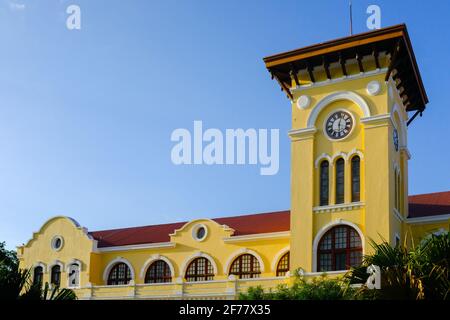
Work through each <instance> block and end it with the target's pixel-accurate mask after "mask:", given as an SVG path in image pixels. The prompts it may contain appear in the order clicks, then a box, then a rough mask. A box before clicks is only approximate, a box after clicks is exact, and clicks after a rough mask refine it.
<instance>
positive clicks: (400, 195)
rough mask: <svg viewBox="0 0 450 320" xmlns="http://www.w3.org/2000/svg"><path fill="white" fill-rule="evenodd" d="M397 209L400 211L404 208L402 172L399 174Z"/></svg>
mask: <svg viewBox="0 0 450 320" xmlns="http://www.w3.org/2000/svg"><path fill="white" fill-rule="evenodd" d="M397 210H398V211H400V212H401V210H402V184H401V177H400V172H399V173H398V175H397Z"/></svg>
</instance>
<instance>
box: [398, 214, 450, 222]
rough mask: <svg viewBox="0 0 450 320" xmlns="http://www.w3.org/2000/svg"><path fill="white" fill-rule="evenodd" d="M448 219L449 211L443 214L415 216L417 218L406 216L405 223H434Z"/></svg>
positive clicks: (449, 218) (449, 217) (449, 216)
mask: <svg viewBox="0 0 450 320" xmlns="http://www.w3.org/2000/svg"><path fill="white" fill-rule="evenodd" d="M448 220H450V213H449V214H443V215H435V216H429V217H417V218H407V219H406V223H408V224H420V223H424V224H425V223H434V222H441V221H442V222H443V221H448Z"/></svg>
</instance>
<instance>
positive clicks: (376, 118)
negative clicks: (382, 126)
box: [361, 113, 392, 124]
mask: <svg viewBox="0 0 450 320" xmlns="http://www.w3.org/2000/svg"><path fill="white" fill-rule="evenodd" d="M386 120H390V121H391V123H392V118H391V114H390V113H385V114H379V115H376V116H372V117H364V118H361V123H364V124H372V123H377V122H384V121H386Z"/></svg>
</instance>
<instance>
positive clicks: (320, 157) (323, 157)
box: [314, 153, 332, 169]
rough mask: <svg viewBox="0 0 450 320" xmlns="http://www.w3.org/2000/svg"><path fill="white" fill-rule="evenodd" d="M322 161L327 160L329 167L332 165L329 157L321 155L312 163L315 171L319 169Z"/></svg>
mask: <svg viewBox="0 0 450 320" xmlns="http://www.w3.org/2000/svg"><path fill="white" fill-rule="evenodd" d="M323 160H328V163H329V164H330V165H332V162H331V157H330V156H329V155H328V154H326V153H322V154H321V155H320V156H318V157H317V158H316V161H314V166H315V167H316V169H317V168H318V167H319V164H320V163H321V162H322V161H323Z"/></svg>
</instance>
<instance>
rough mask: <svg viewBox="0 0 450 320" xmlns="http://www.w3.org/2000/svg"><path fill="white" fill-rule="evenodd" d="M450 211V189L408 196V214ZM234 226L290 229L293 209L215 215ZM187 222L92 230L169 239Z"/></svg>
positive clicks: (113, 241) (121, 241)
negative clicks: (223, 216)
mask: <svg viewBox="0 0 450 320" xmlns="http://www.w3.org/2000/svg"><path fill="white" fill-rule="evenodd" d="M443 214H450V191H447V192H436V193H428V194H419V195H414V196H409V218H416V217H428V216H433V215H443ZM212 220H214V221H216V222H217V223H219V224H221V225H222V224H225V225H227V226H229V227H230V228H233V229H234V230H235V232H234V234H233V236H241V235H249V234H258V233H269V232H280V231H289V230H290V211H278V212H269V213H259V214H252V215H243V216H235V217H226V218H215V219H212ZM185 224H186V222H178V223H170V224H160V225H151V226H143V227H132V228H123V229H113V230H103V231H93V232H90V234H91V235H92V236H93V237H94V239H96V240H98V247H99V248H102V247H111V246H125V245H135V244H144V243H158V242H168V241H170V236H169V234H171V233H173V232H174V231H175V230H176V229H180V228H181V227H182V226H183V225H185Z"/></svg>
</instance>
